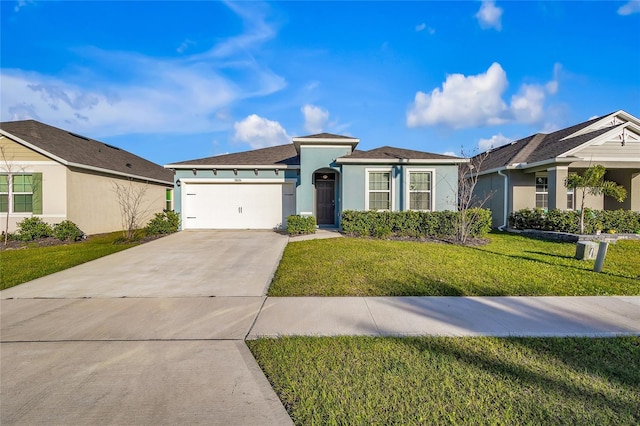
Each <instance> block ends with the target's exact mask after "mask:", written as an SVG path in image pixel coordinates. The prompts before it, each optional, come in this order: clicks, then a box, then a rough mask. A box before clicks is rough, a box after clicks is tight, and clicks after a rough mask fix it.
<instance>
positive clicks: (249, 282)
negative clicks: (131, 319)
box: [0, 231, 288, 299]
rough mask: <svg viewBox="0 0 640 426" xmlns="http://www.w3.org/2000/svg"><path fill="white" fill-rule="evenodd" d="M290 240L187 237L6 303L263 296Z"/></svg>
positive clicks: (264, 234)
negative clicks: (92, 299)
mask: <svg viewBox="0 0 640 426" xmlns="http://www.w3.org/2000/svg"><path fill="white" fill-rule="evenodd" d="M287 241H288V238H287V237H285V236H283V235H279V234H277V233H275V232H270V231H182V232H178V233H176V234H172V235H169V236H167V237H164V238H160V239H158V240H155V241H151V242H149V243H147V244H143V245H140V246H137V247H133V248H131V249H128V250H125V251H122V252H119V253H115V254H112V255H110V256H106V257H102V258H100V259H97V260H94V261H92V262H88V263H85V264H83V265H79V266H76V267H75V268H71V269H67V270H64V271H61V272H58V273H56V274H52V275H48V276H46V277H42V278H39V279H36V280H33V281H31V282H29V283H27V284H22V285H19V286H16V287H13V288H10V289H7V290H4V291H2V292H0V297H1V298H2V299H8V298H15V299H24V298H36V297H37V298H84V297H101V298H105V297H106V298H113V297H211V296H234V297H237V296H263V295H265V294H266V291H267V288H268V286H269V283H270V280H271V277H272V275H273V272H275V268H276V267H277V264H278V262H279V260H280V257H281V256H282V251H283V250H284V247H285V245H286V244H287Z"/></svg>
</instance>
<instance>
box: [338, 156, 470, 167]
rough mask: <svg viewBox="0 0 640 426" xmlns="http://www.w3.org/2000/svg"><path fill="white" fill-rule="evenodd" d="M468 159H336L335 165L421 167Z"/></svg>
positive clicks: (457, 162)
mask: <svg viewBox="0 0 640 426" xmlns="http://www.w3.org/2000/svg"><path fill="white" fill-rule="evenodd" d="M468 162H469V159H468V158H458V159H432V160H429V159H415V158H411V159H407V158H399V159H397V160H385V159H383V158H337V159H336V163H338V164H390V165H397V164H421V165H425V166H428V165H431V164H461V163H468Z"/></svg>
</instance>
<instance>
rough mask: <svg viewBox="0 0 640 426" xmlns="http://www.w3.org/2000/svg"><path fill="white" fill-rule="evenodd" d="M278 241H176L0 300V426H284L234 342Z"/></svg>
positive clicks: (225, 237)
mask: <svg viewBox="0 0 640 426" xmlns="http://www.w3.org/2000/svg"><path fill="white" fill-rule="evenodd" d="M287 241H288V239H287V237H285V236H282V235H279V234H276V233H274V232H268V231H241V232H237V231H203V232H195V231H183V232H180V233H177V234H173V235H170V236H168V237H165V238H162V239H159V240H156V241H153V242H150V243H147V244H144V245H141V246H138V247H134V248H132V249H129V250H125V251H123V252H120V253H116V254H113V255H110V256H107V257H104V258H101V259H98V260H95V261H92V262H89V263H86V264H84V265H80V266H77V267H75V268H71V269H68V270H66V271H62V272H59V273H57V274H53V275H50V276H47V277H43V278H40V279H37V280H34V281H32V282H29V283H25V284H22V285H19V286H17V287H13V288H11V289H8V290H4V291H2V292H0V298H1V299H2V300H0V338H1V340H2V345H0V359H1V366H0V369H1V371H0V373H1V377H2V380H1V381H0V389H1V394H2V404H1V405H0V419H1V422H2V424H3V425H8V424H25V425H27V424H28V425H33V424H65V425H76V424H77V425H80V424H86V425H93V424H118V425H124V424H136V425H140V424H154V425H155V424H229V425H236V424H237V425H240V424H242V425H270V424H273V425H280V424H289V423H291V420H290V419H289V417H288V416H287V413H286V411H285V409H284V407H283V406H282V404H281V403H280V401H279V399H278V397H277V396H276V394H275V393H274V392H273V390H272V389H271V386H270V385H269V383H268V381H267V379H266V378H265V377H264V375H263V373H262V371H261V370H260V368H259V367H258V365H257V364H256V362H255V361H254V359H253V357H252V356H251V353H250V352H249V350H248V349H247V347H246V345H245V344H244V342H243V339H244V338H245V336H246V335H247V333H248V332H249V329H250V328H251V325H252V324H253V322H254V321H255V318H256V315H257V314H258V312H259V310H260V307H261V306H262V304H263V303H264V300H265V297H264V294H265V292H266V289H267V287H268V285H269V282H270V280H271V277H272V275H273V272H274V271H275V268H276V266H277V264H278V262H279V260H280V257H281V255H282V251H283V250H284V247H285V246H286V244H287Z"/></svg>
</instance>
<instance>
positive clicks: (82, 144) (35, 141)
mask: <svg viewBox="0 0 640 426" xmlns="http://www.w3.org/2000/svg"><path fill="white" fill-rule="evenodd" d="M0 129H2V130H4V131H5V132H7V133H9V134H11V135H13V136H15V137H17V138H20V139H22V140H23V141H25V142H27V143H29V144H31V145H33V146H35V147H37V148H39V149H41V150H42V151H44V152H45V155H46V153H48V154H50V156H54V157H57V158H59V159H61V160H63V161H65V162H67V163H73V164H75V165H78V166H80V167H82V166H88V167H95V168H99V169H104V170H108V171H114V172H118V173H120V174H126V175H129V176H138V177H142V178H147V179H153V180H159V181H163V182H166V183H169V184H173V173H172V172H171V171H170V170H166V169H164V168H163V167H162V166H160V165H158V164H155V163H152V162H151V161H149V160H145V159H144V158H142V157H138V156H137V155H135V154H132V153H130V152H128V151H125V150H123V149H120V148H117V147H115V146H112V145H108V144H106V143H103V142H100V141H97V140H94V139H91V138H87V137H84V136H80V135H77V134H75V133H71V132H68V131H66V130H63V129H59V128H57V127H53V126H49V125H47V124H44V123H40V122H39V121H35V120H24V121H7V122H2V123H0Z"/></svg>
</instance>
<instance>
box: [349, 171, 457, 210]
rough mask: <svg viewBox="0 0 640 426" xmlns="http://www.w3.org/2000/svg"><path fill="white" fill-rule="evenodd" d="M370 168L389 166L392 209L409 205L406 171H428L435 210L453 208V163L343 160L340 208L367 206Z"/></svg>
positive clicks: (454, 208) (454, 181) (454, 200)
mask: <svg viewBox="0 0 640 426" xmlns="http://www.w3.org/2000/svg"><path fill="white" fill-rule="evenodd" d="M373 170H389V171H391V176H392V190H391V197H392V210H394V211H404V210H408V209H409V202H408V200H407V185H408V182H406V176H407V171H411V170H416V171H418V170H421V171H431V172H432V173H433V176H434V177H433V179H434V182H433V184H432V196H433V197H434V198H433V203H432V205H433V209H434V210H436V211H443V210H456V209H457V192H458V167H457V166H455V165H428V164H425V165H411V166H404V165H385V164H376V165H371V164H370V165H354V164H345V165H343V167H342V182H343V184H342V188H343V190H342V193H343V198H344V199H343V203H342V207H343V210H367V208H368V206H367V205H366V193H367V190H368V188H367V187H366V173H367V171H373Z"/></svg>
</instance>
